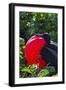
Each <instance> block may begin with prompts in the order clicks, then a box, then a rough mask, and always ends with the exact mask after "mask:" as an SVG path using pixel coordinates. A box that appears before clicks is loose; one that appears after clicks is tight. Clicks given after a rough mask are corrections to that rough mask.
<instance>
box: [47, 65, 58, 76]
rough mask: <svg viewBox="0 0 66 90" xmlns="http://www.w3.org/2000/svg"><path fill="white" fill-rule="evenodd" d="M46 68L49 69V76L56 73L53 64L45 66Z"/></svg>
mask: <svg viewBox="0 0 66 90" xmlns="http://www.w3.org/2000/svg"><path fill="white" fill-rule="evenodd" d="M46 69H47V70H48V71H49V76H52V75H55V74H56V70H55V68H54V66H47V67H46Z"/></svg>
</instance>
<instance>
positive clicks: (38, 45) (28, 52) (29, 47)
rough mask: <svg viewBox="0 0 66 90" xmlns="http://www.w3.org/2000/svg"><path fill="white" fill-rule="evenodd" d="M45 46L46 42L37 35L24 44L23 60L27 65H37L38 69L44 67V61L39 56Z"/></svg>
mask: <svg viewBox="0 0 66 90" xmlns="http://www.w3.org/2000/svg"><path fill="white" fill-rule="evenodd" d="M45 46H46V40H45V39H44V38H42V37H39V36H37V35H34V36H32V37H31V38H30V39H29V40H28V41H27V43H26V47H25V59H26V61H27V63H28V64H30V65H32V64H39V68H43V67H45V65H46V62H45V60H44V59H42V58H41V57H40V58H38V57H39V56H40V53H41V50H42V48H43V47H45Z"/></svg>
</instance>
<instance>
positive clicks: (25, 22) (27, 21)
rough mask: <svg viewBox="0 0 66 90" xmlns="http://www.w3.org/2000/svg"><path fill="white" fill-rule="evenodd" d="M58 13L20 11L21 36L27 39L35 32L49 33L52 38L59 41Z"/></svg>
mask: <svg viewBox="0 0 66 90" xmlns="http://www.w3.org/2000/svg"><path fill="white" fill-rule="evenodd" d="M57 24H58V21H57V14H56V13H39V12H38V13H36V12H20V36H21V37H23V38H24V39H25V41H27V40H28V39H29V38H30V36H31V35H32V34H34V33H44V32H47V33H49V35H50V37H51V40H53V41H54V42H57V29H58V27H57Z"/></svg>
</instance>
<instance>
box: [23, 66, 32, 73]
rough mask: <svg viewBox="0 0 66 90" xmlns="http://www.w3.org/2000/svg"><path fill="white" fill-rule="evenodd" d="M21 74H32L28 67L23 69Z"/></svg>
mask: <svg viewBox="0 0 66 90" xmlns="http://www.w3.org/2000/svg"><path fill="white" fill-rule="evenodd" d="M21 72H26V73H30V74H32V72H31V70H30V69H29V68H27V67H24V68H23V69H21Z"/></svg>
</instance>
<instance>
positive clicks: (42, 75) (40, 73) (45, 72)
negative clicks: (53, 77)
mask: <svg viewBox="0 0 66 90" xmlns="http://www.w3.org/2000/svg"><path fill="white" fill-rule="evenodd" d="M48 75H49V71H48V70H47V69H42V70H41V71H40V72H39V73H38V77H44V76H48Z"/></svg>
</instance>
